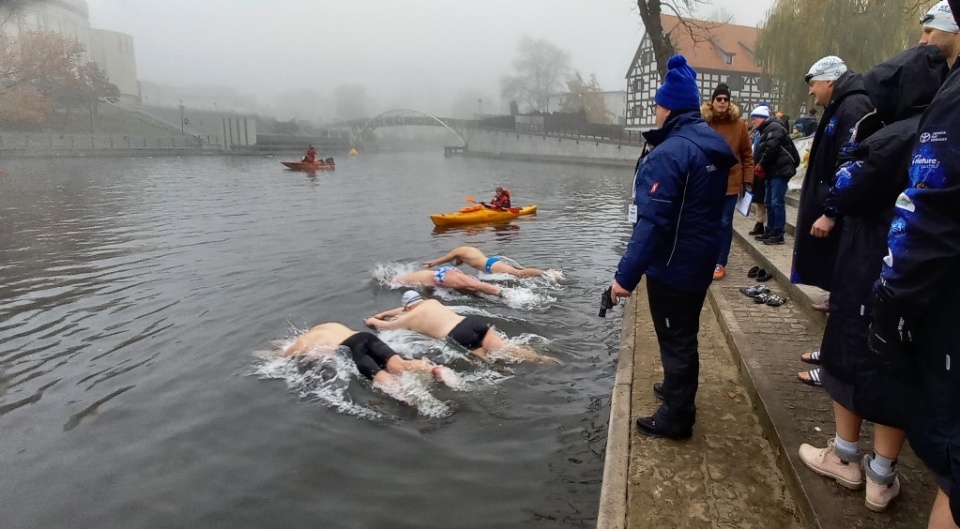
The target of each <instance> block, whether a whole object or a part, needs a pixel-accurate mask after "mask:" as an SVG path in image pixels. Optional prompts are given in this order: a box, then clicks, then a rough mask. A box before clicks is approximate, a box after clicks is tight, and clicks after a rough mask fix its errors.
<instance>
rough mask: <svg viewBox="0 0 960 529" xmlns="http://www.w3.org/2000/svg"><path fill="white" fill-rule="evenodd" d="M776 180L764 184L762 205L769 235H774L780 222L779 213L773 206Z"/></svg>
mask: <svg viewBox="0 0 960 529" xmlns="http://www.w3.org/2000/svg"><path fill="white" fill-rule="evenodd" d="M776 182H777V180H776V179H769V180H767V181H766V182H765V186H766V196H765V197H764V200H763V203H764V205H765V206H766V208H767V229H768V231H769V232H770V234H771V235H775V234H776V229H775V227H776V225H777V223H778V222H780V219H779V218H778V214H779V211H778V210H777V208H776V207H775V206H774V195H775V189H776V187H777V186H776Z"/></svg>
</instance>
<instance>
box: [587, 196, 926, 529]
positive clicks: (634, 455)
mask: <svg viewBox="0 0 960 529" xmlns="http://www.w3.org/2000/svg"><path fill="white" fill-rule="evenodd" d="M752 226H753V224H752V223H751V222H749V221H748V220H747V219H745V218H743V217H740V216H739V215H738V216H737V219H736V222H735V229H736V231H737V239H738V240H737V241H735V243H734V247H733V250H732V252H731V257H730V263H729V266H728V277H727V278H726V279H724V280H723V281H719V282H715V283H714V284H713V286H712V287H711V289H710V294H709V296H708V303H707V306H705V307H704V311H703V314H702V316H701V332H700V357H701V359H700V363H701V372H700V391H699V393H698V395H697V406H698V411H699V413H698V422H697V425H696V427H695V428H694V437H693V439H691V440H689V441H684V442H676V441H667V440H660V439H650V438H647V437H643V436H640V435H639V434H638V433H636V430H635V428H634V426H633V421H634V420H636V418H637V417H639V416H642V415H648V414H649V413H651V412H652V411H653V410H654V409H655V406H656V405H657V404H656V400H655V399H654V397H653V394H652V390H651V387H652V385H653V383H654V382H657V381H659V380H660V379H661V376H662V370H661V367H660V361H659V351H658V347H657V344H656V337H655V333H654V331H653V325H652V322H651V321H650V316H649V311H648V309H647V301H646V295H645V291H644V289H643V285H641V287H640V288H639V289H638V291H637V293H636V294H635V295H634V298H635V299H634V300H633V301H631V304H629V305H628V306H627V308H626V309H625V313H624V329H623V334H622V337H621V350H620V362H619V364H618V372H617V379H616V384H615V389H614V395H613V401H612V405H611V420H610V432H609V437H608V444H607V453H606V457H607V464H606V468H605V472H604V485H603V491H602V494H601V508H600V517H599V520H598V527H599V528H601V529H623V528H628V529H640V528H648V527H656V528H694V527H696V528H701V527H702V528H721V527H723V528H726V527H731V528H733V527H737V528H742V527H746V528H750V527H771V528H794V527H797V528H799V527H816V528H823V529H848V528H864V529H866V528H881V527H882V528H891V529H922V528H924V527H926V525H927V515H928V513H929V510H930V505H931V503H932V501H933V497H934V495H935V492H936V484H935V481H934V480H933V477H932V475H931V474H930V473H929V472H928V471H927V470H926V469H925V468H924V467H923V465H922V464H921V463H920V462H919V461H918V460H917V458H916V456H915V455H914V454H913V453H912V452H911V451H910V449H909V446H908V447H907V448H905V450H904V453H903V454H901V458H900V463H899V465H898V470H899V472H900V479H901V483H902V492H901V495H900V497H899V498H897V500H896V501H895V502H894V503H893V504H892V505H891V507H890V509H889V510H888V511H887V512H886V513H883V514H876V513H871V512H870V511H868V510H867V509H866V507H865V506H864V492H863V491H859V492H856V491H849V490H847V489H845V488H842V487H840V486H839V485H837V484H836V483H834V482H833V481H831V480H828V479H825V478H822V477H820V476H818V475H816V474H814V473H813V472H812V471H810V470H809V469H807V468H806V467H805V466H803V463H802V462H800V460H799V458H798V456H797V449H798V448H799V446H800V444H801V443H803V442H810V443H813V444H816V445H818V446H823V445H825V444H826V441H827V439H829V438H830V437H831V436H832V435H833V434H834V433H835V428H834V426H833V414H832V409H831V405H830V399H829V397H828V396H827V394H826V392H824V391H823V389H822V388H813V387H810V386H806V385H803V384H801V383H800V382H798V381H797V380H796V373H797V372H798V371H800V370H802V369H807V368H809V367H811V366H808V365H807V364H804V363H802V362H800V360H799V357H800V354H801V353H803V352H804V351H810V350H812V349H815V348H817V347H818V346H819V344H820V338H821V336H822V333H823V325H824V323H825V321H826V317H825V316H824V315H822V314H820V313H817V312H815V311H813V310H812V309H810V307H809V305H810V303H812V302H814V301H820V300H821V299H822V298H823V297H824V296H825V295H826V293H824V292H822V291H820V290H818V289H814V288H809V287H804V286H796V285H790V284H789V266H790V261H791V256H792V252H793V237H792V236H788V237H787V244H786V245H783V246H775V247H769V246H762V245H759V244H756V243H755V242H754V241H753V239H752V238H750V237H747V236H746V233H747V231H749V230H750V228H752ZM755 264H759V265H760V266H763V267H765V268H767V269H768V270H771V271H772V272H773V273H774V276H775V278H776V279H774V280H772V281H769V282H768V285H769V286H770V287H771V289H772V290H773V291H774V292H776V293H778V294H780V295H783V296H784V297H786V298H788V302H787V304H785V305H783V306H781V307H769V306H766V305H757V304H755V303H753V301H752V300H751V299H750V298H747V297H746V296H744V295H742V294H741V293H739V292H738V290H737V288H738V287H740V286H743V285H747V284H751V283H752V281H751V280H748V279H747V278H746V272H747V270H748V269H749V268H750V267H751V266H753V265H755ZM871 433H872V432H871V428H870V427H869V424H868V425H866V427H865V429H864V434H863V437H862V439H861V448H862V449H864V450H869V449H870V447H871V446H872V445H871Z"/></svg>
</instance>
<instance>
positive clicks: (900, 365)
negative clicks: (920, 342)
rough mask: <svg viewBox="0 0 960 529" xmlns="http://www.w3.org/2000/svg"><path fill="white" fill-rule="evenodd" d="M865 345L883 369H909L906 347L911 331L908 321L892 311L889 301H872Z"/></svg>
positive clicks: (911, 338) (910, 338) (911, 336)
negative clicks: (875, 356) (870, 320)
mask: <svg viewBox="0 0 960 529" xmlns="http://www.w3.org/2000/svg"><path fill="white" fill-rule="evenodd" d="M871 319H872V320H873V321H872V322H871V323H870V329H869V331H868V338H867V345H868V346H869V347H870V350H871V351H873V352H874V353H875V354H876V355H877V357H878V358H879V360H880V363H881V365H882V366H883V368H884V369H887V370H889V371H894V372H896V371H903V370H906V369H908V368H909V359H910V358H909V353H908V346H909V344H910V343H911V342H912V341H913V331H912V330H911V328H910V325H909V323H908V320H907V319H905V318H904V317H903V316H901V315H900V313H899V311H896V310H893V307H892V303H891V302H890V301H886V302H884V301H881V300H880V299H876V300H874V306H873V312H872V314H871Z"/></svg>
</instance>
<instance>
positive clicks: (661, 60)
mask: <svg viewBox="0 0 960 529" xmlns="http://www.w3.org/2000/svg"><path fill="white" fill-rule="evenodd" d="M709 3H710V0H637V11H639V12H640V20H642V21H643V27H644V28H646V30H647V35H649V36H650V42H651V43H652V44H653V55H654V57H655V58H656V59H657V71H658V72H660V78H661V79H663V77H664V76H665V75H667V61H668V60H669V59H670V56H671V55H673V54H674V53H675V52H676V49H675V47H674V45H673V42H672V41H671V40H670V35H667V34H666V33H664V31H663V24H662V23H661V22H660V15H661V14H663V13H664V12H666V13H667V14H672V15H675V16H676V17H677V18H679V19H680V25H679V26H678V29H681V30H682V31H686V32H687V33H689V34H690V39H691V41H692V42H693V43H694V44H696V43H698V42H703V41H705V40H707V39H708V38H709V36H710V30H711V29H713V28H715V27H716V26H717V24H710V23H704V22H703V21H699V20H695V19H694V18H693V12H694V11H696V9H697V6H700V5H706V4H709Z"/></svg>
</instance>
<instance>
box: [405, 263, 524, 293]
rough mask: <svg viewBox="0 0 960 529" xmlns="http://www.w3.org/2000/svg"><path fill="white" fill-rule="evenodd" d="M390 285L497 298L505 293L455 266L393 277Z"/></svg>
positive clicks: (501, 289)
mask: <svg viewBox="0 0 960 529" xmlns="http://www.w3.org/2000/svg"><path fill="white" fill-rule="evenodd" d="M391 283H396V284H399V285H422V286H425V287H441V288H452V289H454V290H461V291H464V292H481V293H483V294H489V295H491V296H498V297H503V294H504V292H505V291H506V289H505V288H502V287H498V286H496V285H491V284H490V283H484V282H483V281H480V280H479V279H477V278H475V277H473V276H471V275H467V274H465V273H463V270H460V269H459V268H457V267H455V266H441V267H440V268H437V269H436V270H420V271H417V272H411V273H409V274H400V275H398V276H396V277H394V278H393V280H392V281H391Z"/></svg>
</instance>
